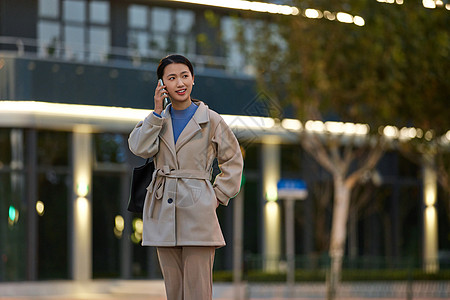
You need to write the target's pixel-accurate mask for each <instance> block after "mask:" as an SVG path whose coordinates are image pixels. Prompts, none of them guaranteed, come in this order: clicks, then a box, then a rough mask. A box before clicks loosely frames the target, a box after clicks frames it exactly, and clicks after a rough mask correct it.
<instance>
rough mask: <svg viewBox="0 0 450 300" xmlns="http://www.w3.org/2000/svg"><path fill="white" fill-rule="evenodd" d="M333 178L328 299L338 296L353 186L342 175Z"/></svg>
mask: <svg viewBox="0 0 450 300" xmlns="http://www.w3.org/2000/svg"><path fill="white" fill-rule="evenodd" d="M333 179H334V189H335V194H334V207H333V223H332V229H331V243H330V259H331V261H330V273H329V274H328V277H327V280H328V282H327V299H328V300H332V299H335V298H336V293H337V288H338V285H339V282H340V279H341V270H342V259H343V257H344V250H345V239H346V236H347V218H348V211H349V206H350V192H351V188H349V187H348V186H347V185H346V184H345V181H344V178H343V177H342V176H340V175H333Z"/></svg>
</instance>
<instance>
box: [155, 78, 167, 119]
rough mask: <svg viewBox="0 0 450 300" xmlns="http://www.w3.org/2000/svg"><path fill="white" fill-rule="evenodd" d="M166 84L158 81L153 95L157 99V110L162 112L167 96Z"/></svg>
mask: <svg viewBox="0 0 450 300" xmlns="http://www.w3.org/2000/svg"><path fill="white" fill-rule="evenodd" d="M165 88H166V86H165V85H161V84H160V83H158V85H157V86H156V89H155V96H154V97H153V99H154V101H155V112H156V113H158V114H160V113H161V112H162V111H163V99H164V98H165V97H167V91H166V89H165Z"/></svg>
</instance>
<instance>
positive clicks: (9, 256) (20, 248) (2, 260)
mask: <svg viewBox="0 0 450 300" xmlns="http://www.w3.org/2000/svg"><path fill="white" fill-rule="evenodd" d="M24 181H25V176H23V174H21V173H18V172H8V173H0V200H1V201H0V213H1V216H2V218H1V219H2V222H0V240H1V243H0V281H13V280H25V279H26V278H25V274H26V272H25V270H26V265H25V263H26V259H24V257H26V250H27V249H26V245H27V243H26V224H27V222H26V220H27V218H26V216H27V209H26V207H24V205H23V204H22V199H23V197H24V196H25V195H24V191H25V190H24V188H23V187H24V186H25V185H24ZM6 219H7V220H6Z"/></svg>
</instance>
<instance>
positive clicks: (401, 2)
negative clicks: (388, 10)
mask: <svg viewBox="0 0 450 300" xmlns="http://www.w3.org/2000/svg"><path fill="white" fill-rule="evenodd" d="M395 3H397V4H398V5H402V4H403V0H395Z"/></svg>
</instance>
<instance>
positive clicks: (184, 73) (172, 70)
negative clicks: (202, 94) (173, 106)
mask: <svg viewBox="0 0 450 300" xmlns="http://www.w3.org/2000/svg"><path fill="white" fill-rule="evenodd" d="M163 81H164V85H165V86H166V90H167V92H168V93H169V96H170V99H171V101H172V103H173V102H178V103H180V104H181V102H186V101H190V99H191V92H192V85H193V83H194V76H193V75H192V74H191V71H189V68H188V67H187V66H186V65H185V64H178V63H173V64H170V65H167V66H166V67H165V69H164V74H163Z"/></svg>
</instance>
